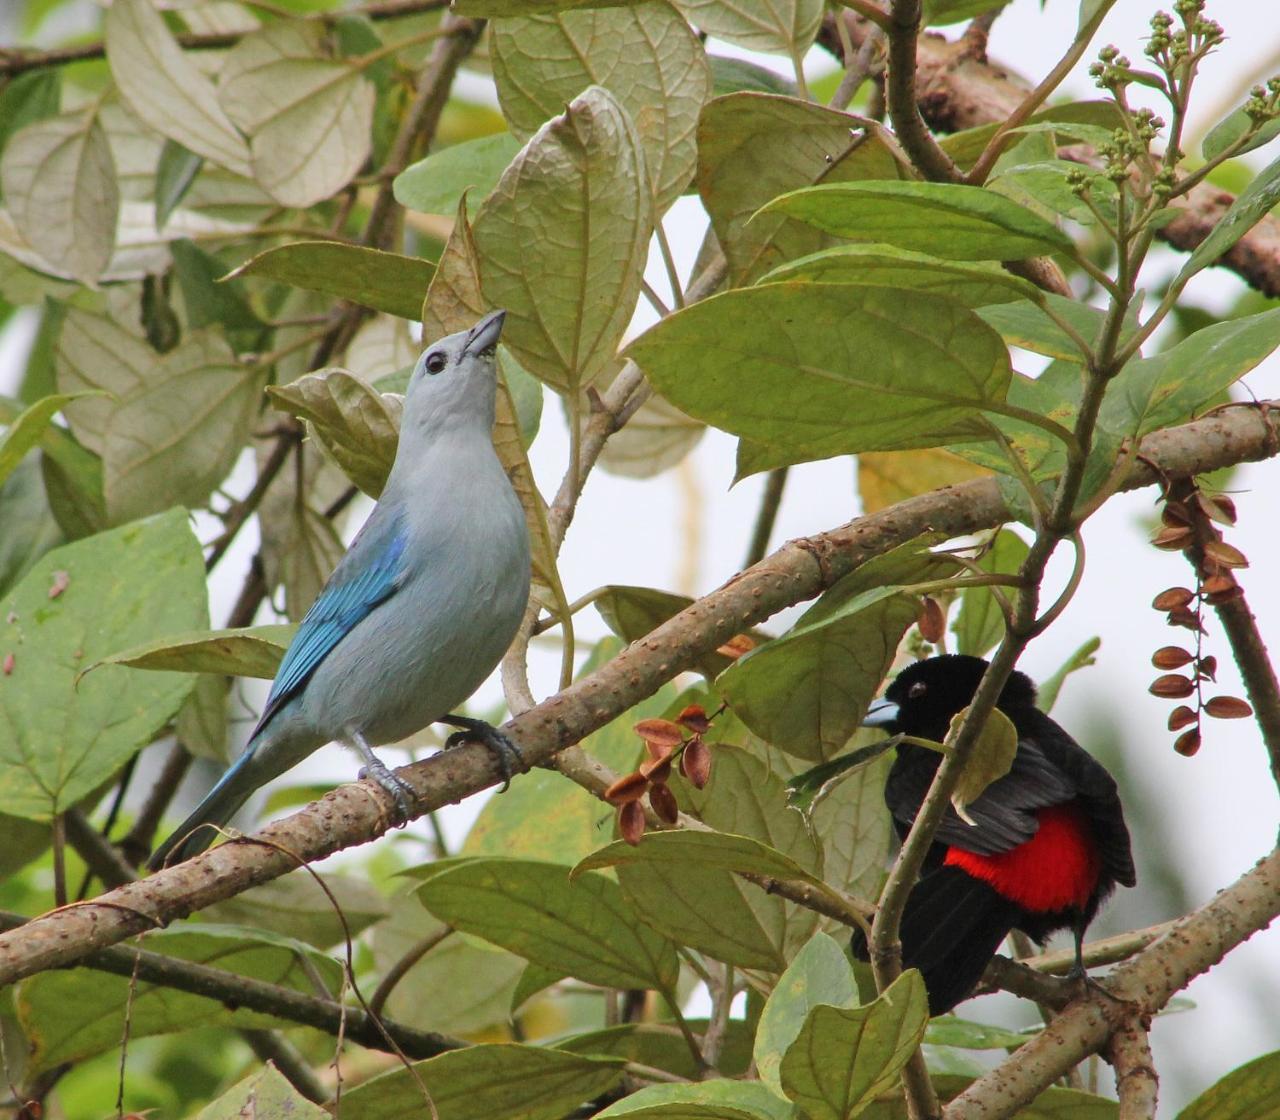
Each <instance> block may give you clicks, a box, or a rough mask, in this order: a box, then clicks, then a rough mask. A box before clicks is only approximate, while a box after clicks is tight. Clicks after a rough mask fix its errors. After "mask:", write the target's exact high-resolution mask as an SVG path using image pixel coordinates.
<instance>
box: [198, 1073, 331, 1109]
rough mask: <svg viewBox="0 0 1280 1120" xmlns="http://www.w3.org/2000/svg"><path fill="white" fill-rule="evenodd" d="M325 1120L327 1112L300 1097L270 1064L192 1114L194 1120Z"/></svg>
mask: <svg viewBox="0 0 1280 1120" xmlns="http://www.w3.org/2000/svg"><path fill="white" fill-rule="evenodd" d="M245 1117H253V1120H328V1117H329V1113H328V1112H327V1111H326V1110H325V1109H323V1108H321V1107H320V1106H319V1105H318V1104H312V1103H311V1101H309V1100H307V1098H306V1097H304V1096H302V1094H301V1093H299V1092H298V1091H297V1090H296V1089H295V1088H294V1087H293V1086H292V1085H290V1084H289V1082H288V1081H286V1080H285V1077H284V1075H283V1074H282V1073H280V1071H279V1070H277V1069H276V1067H275V1066H273V1065H267V1066H265V1067H264V1068H262V1069H260V1070H258V1071H256V1072H255V1073H251V1074H250V1075H249V1076H248V1077H246V1078H245V1079H244V1080H243V1081H241V1082H240V1083H239V1084H238V1085H235V1086H233V1087H232V1088H230V1089H228V1090H227V1091H226V1092H225V1093H223V1094H222V1095H221V1096H219V1097H218V1099H217V1100H216V1101H212V1102H211V1103H210V1104H208V1105H206V1106H205V1107H204V1108H202V1109H201V1110H200V1111H199V1112H198V1113H196V1115H195V1120H244V1118H245Z"/></svg>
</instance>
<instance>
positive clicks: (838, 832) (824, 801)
mask: <svg viewBox="0 0 1280 1120" xmlns="http://www.w3.org/2000/svg"><path fill="white" fill-rule="evenodd" d="M863 734H864V735H865V736H867V738H870V737H871V736H872V735H873V734H875V732H874V731H873V730H872V729H870V728H868V729H867V730H866V731H865V732H863ZM852 742H853V743H854V744H858V743H859V737H858V736H857V735H856V734H855V736H854V738H853V740H852ZM891 762H892V759H891V758H890V756H889V755H888V754H887V753H886V754H882V755H880V756H879V757H878V758H875V759H873V760H872V761H871V762H869V763H868V764H866V765H864V766H860V767H858V768H857V769H856V770H854V771H853V772H852V773H846V774H845V775H843V776H842V777H839V778H838V779H837V780H835V781H832V782H829V783H828V784H827V785H826V787H825V788H824V789H823V790H822V791H821V793H820V794H819V795H818V796H817V797H816V799H815V800H814V803H813V805H812V807H811V808H810V809H809V810H808V814H809V820H810V822H811V824H812V826H813V832H814V835H815V836H817V837H818V838H819V840H820V841H821V843H822V878H823V879H824V880H825V881H826V882H827V883H828V884H830V885H831V886H833V887H835V888H837V889H838V890H843V891H847V892H848V893H849V894H852V895H853V896H854V897H856V898H876V897H878V896H879V894H880V883H881V881H882V880H883V878H884V873H885V866H886V860H887V857H888V855H889V846H890V842H891V840H892V837H893V828H892V826H891V824H890V821H889V812H888V810H887V809H886V808H885V804H884V781H885V777H886V775H887V774H888V772H889V765H890V763H891ZM829 928H831V929H833V930H835V929H836V926H835V925H834V920H833V921H832V923H830V924H829Z"/></svg>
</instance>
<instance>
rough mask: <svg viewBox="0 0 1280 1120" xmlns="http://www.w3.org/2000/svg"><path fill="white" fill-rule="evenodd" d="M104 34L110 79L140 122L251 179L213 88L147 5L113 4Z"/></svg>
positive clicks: (139, 0)
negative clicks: (109, 66) (112, 79)
mask: <svg viewBox="0 0 1280 1120" xmlns="http://www.w3.org/2000/svg"><path fill="white" fill-rule="evenodd" d="M105 31H106V46H107V62H108V63H109V64H110V65H111V76H112V77H113V78H114V79H115V83H116V86H117V87H118V88H119V90H120V96H121V97H122V98H123V99H124V101H125V103H126V104H127V105H128V106H129V108H130V109H131V110H132V111H133V112H134V113H135V114H136V115H137V116H138V118H139V119H140V120H142V121H144V122H145V123H146V124H147V125H149V126H150V127H151V128H153V129H155V131H156V132H158V133H160V135H161V136H167V137H168V138H169V139H170V140H174V141H177V143H179V144H181V145H182V146H183V147H184V148H187V149H189V150H190V151H193V152H195V153H197V154H198V155H202V156H204V157H205V158H206V159H208V160H211V161H212V162H213V163H216V164H218V165H219V166H221V167H225V168H226V169H227V170H228V171H234V172H236V173H237V174H240V175H250V174H251V170H250V166H249V146H248V144H246V143H245V140H244V137H243V136H241V135H240V133H239V132H237V131H236V127H235V125H233V124H232V123H231V121H230V120H229V119H228V117H227V115H226V114H225V113H224V112H223V111H222V109H221V108H219V106H218V97H217V94H216V92H215V90H214V86H213V83H212V82H211V81H210V80H209V79H208V78H207V77H205V75H204V72H203V71H202V70H201V69H200V67H199V66H198V65H196V62H195V60H194V59H193V58H192V57H191V56H190V55H188V54H187V53H186V52H185V51H183V50H182V48H181V47H179V46H178V44H177V42H175V41H174V38H173V35H172V34H171V33H170V32H169V29H168V28H167V27H166V26H165V22H164V17H163V16H162V15H161V14H160V12H159V10H157V9H156V8H155V7H153V6H152V3H151V0H123V2H122V3H119V4H112V5H111V7H110V8H109V9H108V11H107V16H106V20H105Z"/></svg>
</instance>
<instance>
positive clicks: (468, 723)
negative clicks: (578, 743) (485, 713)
mask: <svg viewBox="0 0 1280 1120" xmlns="http://www.w3.org/2000/svg"><path fill="white" fill-rule="evenodd" d="M439 722H440V723H447V724H450V725H451V726H453V727H458V728H461V730H460V731H455V732H454V733H453V734H452V735H450V736H449V738H447V739H446V740H445V741H444V749H445V750H449V748H451V747H456V746H458V744H459V743H466V742H473V743H479V744H481V745H482V746H484V747H486V748H488V750H489V752H490V753H491V754H493V755H494V757H495V758H496V759H497V760H498V773H499V774H501V775H502V789H501V790H499V792H500V793H506V791H507V789H508V788H509V787H510V785H511V775H512V774H515V773H521V774H523V773H524V772H525V771H526V770H528V769H529V767H528V766H527V765H526V763H525V761H524V754H523V752H522V751H521V750H520V748H519V747H518V746H517V745H516V744H515V743H513V742H512V741H511V740H510V739H508V738H507V737H506V736H505V735H504V734H503V733H502V732H501V731H499V730H498V729H497V728H496V727H494V726H493V725H492V724H490V723H485V721H484V720H482V719H471V718H470V717H469V716H455V715H447V716H441V717H440V719H439Z"/></svg>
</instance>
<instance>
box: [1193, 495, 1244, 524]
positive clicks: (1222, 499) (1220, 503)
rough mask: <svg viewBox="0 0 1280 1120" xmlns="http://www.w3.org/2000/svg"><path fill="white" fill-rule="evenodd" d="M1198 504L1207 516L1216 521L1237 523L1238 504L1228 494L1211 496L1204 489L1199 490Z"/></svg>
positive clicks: (1219, 522)
mask: <svg viewBox="0 0 1280 1120" xmlns="http://www.w3.org/2000/svg"><path fill="white" fill-rule="evenodd" d="M1196 505H1198V506H1199V507H1200V511H1201V512H1202V513H1203V514H1204V515H1205V516H1206V517H1207V518H1209V519H1210V520H1212V521H1216V522H1217V523H1218V524H1219V525H1234V524H1235V523H1236V504H1235V502H1233V501H1232V500H1231V499H1230V498H1228V497H1227V496H1226V494H1218V495H1216V496H1215V497H1212V498H1211V497H1209V495H1208V494H1206V493H1204V491H1202V490H1197V491H1196Z"/></svg>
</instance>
